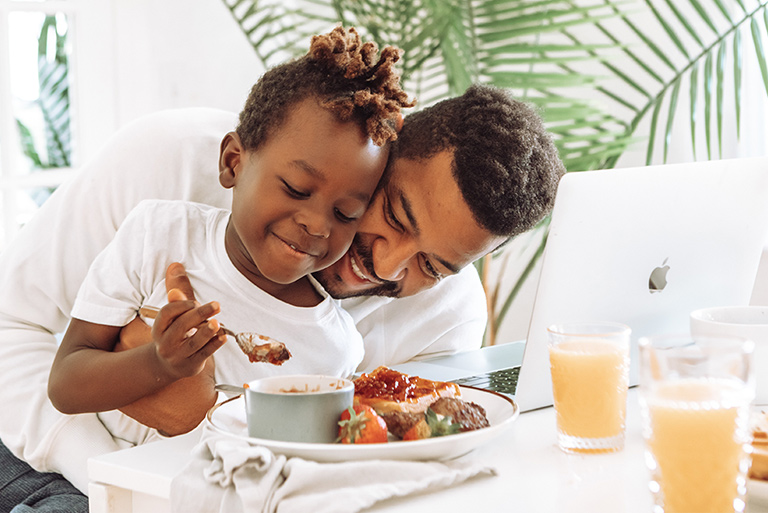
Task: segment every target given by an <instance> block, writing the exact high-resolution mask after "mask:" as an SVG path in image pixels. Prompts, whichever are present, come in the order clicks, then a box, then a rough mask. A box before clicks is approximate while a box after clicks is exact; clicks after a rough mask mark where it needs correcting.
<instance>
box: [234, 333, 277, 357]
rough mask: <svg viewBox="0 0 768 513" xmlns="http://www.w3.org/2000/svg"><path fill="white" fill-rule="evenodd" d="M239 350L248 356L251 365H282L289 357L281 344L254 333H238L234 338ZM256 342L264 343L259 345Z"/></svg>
mask: <svg viewBox="0 0 768 513" xmlns="http://www.w3.org/2000/svg"><path fill="white" fill-rule="evenodd" d="M235 339H236V340H237V343H238V345H239V346H240V349H242V350H243V352H244V353H245V354H246V355H248V360H249V361H250V362H251V363H258V362H263V363H269V364H272V365H282V364H283V363H285V361H286V360H288V359H289V358H290V357H291V353H290V351H288V348H287V347H285V344H283V343H282V342H277V341H275V340H272V339H271V338H269V337H267V336H265V335H258V334H256V333H238V334H237V335H236V336H235ZM257 340H260V341H263V342H264V343H262V344H259V343H257Z"/></svg>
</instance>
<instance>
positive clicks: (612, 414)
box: [547, 322, 631, 453]
mask: <svg viewBox="0 0 768 513" xmlns="http://www.w3.org/2000/svg"><path fill="white" fill-rule="evenodd" d="M547 332H548V340H549V363H550V369H551V372H552V392H553V395H554V403H555V413H556V416H557V440H558V445H559V446H560V448H561V449H562V450H563V451H565V452H573V453H585V452H587V453H589V452H612V451H618V450H620V449H621V448H623V447H624V431H625V418H626V411H627V388H628V386H629V335H630V332H631V330H630V329H629V327H627V326H625V325H623V324H618V323H612V322H584V323H569V324H556V325H553V326H550V327H549V328H548V329H547Z"/></svg>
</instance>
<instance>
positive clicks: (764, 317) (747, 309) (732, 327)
mask: <svg viewBox="0 0 768 513" xmlns="http://www.w3.org/2000/svg"><path fill="white" fill-rule="evenodd" d="M691 335H692V336H694V337H697V336H703V337H706V336H710V337H711V336H723V335H725V336H729V335H730V336H737V337H742V338H747V339H749V340H751V341H752V342H754V344H755V351H754V354H753V356H752V362H753V366H754V372H755V382H756V383H755V404H768V306H720V307H713V308H702V309H700V310H695V311H693V312H691Z"/></svg>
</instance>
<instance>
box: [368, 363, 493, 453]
mask: <svg viewBox="0 0 768 513" xmlns="http://www.w3.org/2000/svg"><path fill="white" fill-rule="evenodd" d="M354 384H355V399H354V402H355V408H357V407H358V406H367V407H370V408H372V409H373V410H375V412H376V413H378V414H379V415H380V416H381V418H382V419H384V422H385V423H386V426H387V430H388V431H389V433H390V435H392V436H393V437H395V438H399V439H402V440H421V439H424V438H433V437H436V436H444V435H451V434H455V433H460V432H465V431H472V430H475V429H480V428H484V427H488V426H490V423H489V422H488V418H487V417H486V415H485V409H483V407H482V406H480V405H478V404H475V403H471V402H466V401H464V400H462V399H461V398H460V396H461V392H460V389H459V387H458V385H456V384H455V383H450V382H446V381H432V380H429V379H424V378H420V377H418V376H409V375H407V374H403V373H402V372H398V371H396V370H393V369H390V368H388V367H378V368H376V369H375V370H373V371H372V372H370V373H368V374H363V375H362V376H360V377H359V378H357V379H355V380H354Z"/></svg>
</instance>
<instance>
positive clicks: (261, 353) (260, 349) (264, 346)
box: [139, 306, 291, 365]
mask: <svg viewBox="0 0 768 513" xmlns="http://www.w3.org/2000/svg"><path fill="white" fill-rule="evenodd" d="M159 312H160V309H159V308H157V307H155V306H142V307H141V308H139V315H141V316H142V317H146V318H148V319H154V318H155V317H157V314H158V313H159ZM219 327H220V328H221V329H222V331H223V332H224V333H226V334H227V335H229V336H230V337H232V338H234V339H235V341H236V342H237V345H238V346H239V347H240V350H241V351H242V352H243V353H245V354H246V355H247V356H248V359H249V360H250V361H251V362H266V363H271V364H272V365H282V364H283V363H284V362H285V361H286V360H287V359H288V358H290V357H291V352H290V351H288V348H287V347H285V344H283V343H282V342H278V341H277V340H275V339H273V338H271V337H268V336H266V335H261V334H260V333H253V332H242V333H235V332H234V331H232V330H230V329H229V328H227V327H226V326H224V325H223V324H222V323H219ZM257 341H263V342H261V343H257Z"/></svg>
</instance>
